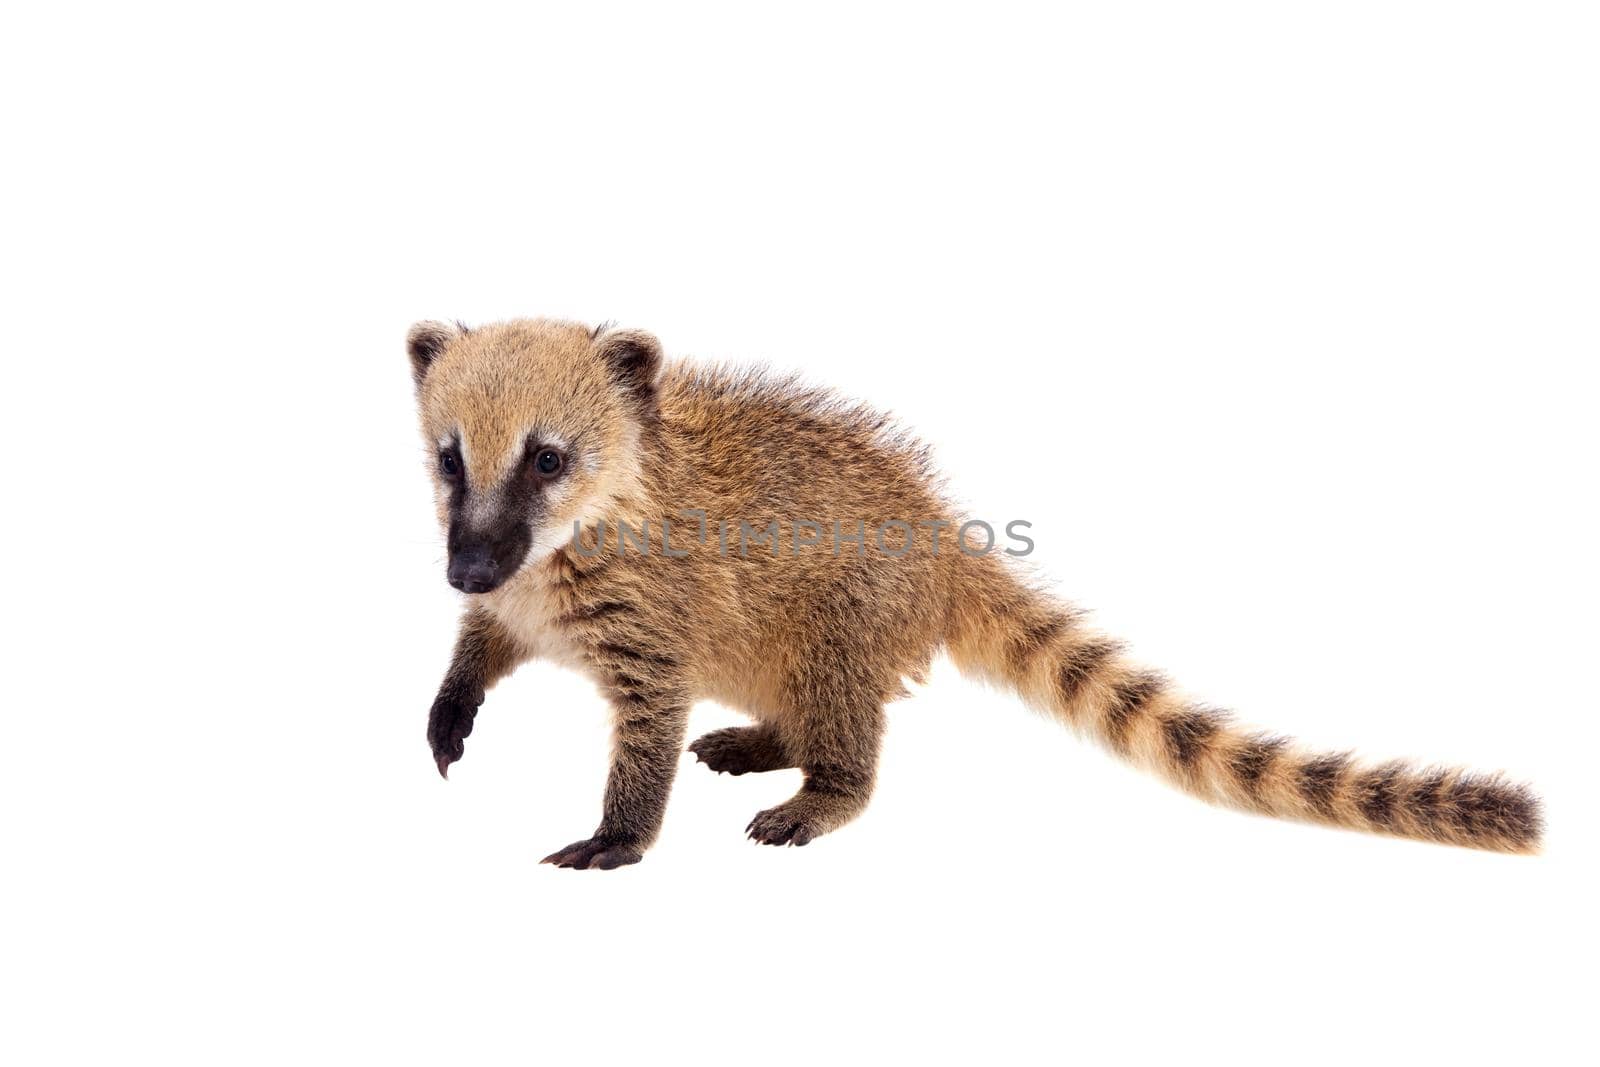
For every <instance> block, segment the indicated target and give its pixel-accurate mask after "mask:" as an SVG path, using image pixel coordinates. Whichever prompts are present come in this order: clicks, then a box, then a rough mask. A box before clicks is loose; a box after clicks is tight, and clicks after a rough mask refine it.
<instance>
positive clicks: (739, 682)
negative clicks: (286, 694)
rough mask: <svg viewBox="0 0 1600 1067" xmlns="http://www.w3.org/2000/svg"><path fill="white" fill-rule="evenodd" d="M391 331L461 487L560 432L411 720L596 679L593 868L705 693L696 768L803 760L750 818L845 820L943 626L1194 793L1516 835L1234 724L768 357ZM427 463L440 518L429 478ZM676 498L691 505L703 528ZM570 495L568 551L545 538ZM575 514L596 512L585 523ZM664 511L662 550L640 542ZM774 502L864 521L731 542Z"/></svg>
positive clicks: (632, 854) (632, 336) (1044, 703)
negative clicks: (540, 674)
mask: <svg viewBox="0 0 1600 1067" xmlns="http://www.w3.org/2000/svg"><path fill="white" fill-rule="evenodd" d="M408 348H409V350H410V353H411V357H412V362H413V368H414V371H415V374H416V377H417V382H418V390H419V402H420V409H421V415H422V426H423V434H424V437H425V439H426V440H427V442H428V444H429V447H430V449H432V448H434V447H436V446H438V445H439V443H440V442H442V441H445V440H447V439H451V438H452V435H454V437H455V438H456V439H459V441H460V442H461V448H462V452H463V455H464V459H465V463H466V468H467V469H466V483H467V487H466V489H465V492H466V493H467V494H468V495H469V496H471V497H472V498H473V499H475V500H477V499H481V500H485V501H494V500H501V501H504V500H506V499H510V497H509V496H507V493H508V492H509V490H507V489H506V483H507V482H508V480H510V479H512V478H514V477H516V475H515V474H514V471H515V470H516V463H517V461H518V456H519V455H520V454H521V453H522V452H523V450H524V449H526V448H528V447H531V445H532V442H534V441H535V440H536V439H541V440H542V439H545V438H550V439H559V440H561V441H565V442H571V443H572V447H571V453H572V462H571V464H570V467H569V469H568V470H567V471H566V473H564V474H563V476H562V478H561V479H560V480H559V481H557V482H552V483H550V484H549V485H547V486H542V487H541V488H540V489H539V491H538V492H539V500H538V504H539V508H540V509H541V510H540V511H539V520H538V526H539V528H538V529H536V530H535V531H534V542H535V549H534V551H533V552H532V553H531V554H530V556H529V558H528V559H527V561H526V562H525V563H523V564H522V565H521V567H520V569H518V570H517V571H516V573H515V574H514V575H512V576H511V577H510V578H509V579H508V580H506V581H505V583H504V584H503V585H501V586H499V587H498V588H495V589H493V590H492V591H490V592H487V593H482V594H479V595H475V596H473V597H472V598H471V600H470V607H469V609H468V612H467V615H466V619H465V621H464V623H463V628H462V636H461V639H460V641H459V642H458V646H457V651H456V657H455V661H454V663H453V665H452V667H451V669H450V672H449V674H448V676H447V678H446V681H445V684H444V686H443V687H442V688H441V692H440V696H439V699H438V700H437V701H436V702H435V707H434V714H433V716H432V717H431V722H430V728H429V736H430V741H431V742H432V744H433V747H434V754H435V758H436V759H437V760H438V761H439V766H440V770H441V773H442V772H443V771H444V770H445V769H446V768H447V767H448V765H449V764H450V763H451V762H452V761H453V760H455V759H458V758H459V757H460V755H461V752H462V747H463V746H462V744H461V742H462V740H463V739H464V738H465V736H466V734H467V733H468V732H469V731H470V729H471V719H472V714H473V713H474V712H475V711H476V708H477V706H478V704H479V703H481V701H482V699H483V691H484V690H485V689H487V688H488V687H489V686H491V685H492V684H493V683H494V682H495V681H496V680H497V679H498V678H500V677H502V676H503V675H504V674H505V673H507V672H509V671H510V670H511V669H513V668H514V667H515V665H516V663H518V662H521V661H522V660H524V659H527V658H531V657H534V656H545V657H549V658H554V659H557V660H560V661H562V662H565V663H568V664H569V665H572V666H574V667H576V668H578V669H580V670H582V671H584V672H586V673H587V674H589V675H590V676H591V677H592V678H594V679H595V681H596V682H597V683H598V685H599V686H600V688H601V690H602V691H603V692H604V693H605V695H606V697H607V699H608V700H609V701H610V703H611V706H612V709H613V722H614V744H613V759H612V767H611V773H610V777H609V779H608V782H607V787H606V795H605V802H604V808H603V812H602V817H601V821H600V825H599V827H598V828H597V829H596V831H595V833H594V834H593V835H592V836H591V837H590V838H588V839H586V840H584V841H579V842H576V843H575V844H573V845H571V846H568V847H567V848H566V849H562V850H561V851H559V852H557V853H555V854H553V855H552V856H550V857H549V858H548V859H549V861H551V862H554V863H557V864H559V865H562V866H574V867H589V866H596V867H614V866H619V865H621V864H624V863H631V862H635V861H637V860H638V859H639V858H640V857H641V856H642V854H643V851H644V849H645V848H647V847H648V846H649V845H650V843H651V842H652V841H653V840H654V838H655V836H656V834H657V832H658V831H659V828H660V825H661V820H662V815H663V812H664V810H665V806H666V801H667V794H668V792H669V790H670V788H671V784H672V779H673V776H674V774H675V773H676V769H677V765H678V758H679V754H680V753H681V751H682V750H683V742H684V739H685V730H686V728H687V722H688V712H689V708H690V706H691V705H692V704H693V702H694V701H696V700H698V699H701V698H709V699H714V700H717V701H720V702H722V703H725V704H728V705H730V706H732V707H736V708H739V709H741V710H743V711H745V712H746V713H748V714H749V715H750V716H751V717H752V718H753V719H755V721H756V725H754V726H751V727H744V728H739V729H733V730H719V731H716V732H714V733H712V734H708V735H706V736H705V737H703V738H701V739H700V740H699V741H697V742H696V743H695V744H694V745H693V746H691V751H693V752H695V753H696V755H697V756H699V757H700V759H701V760H702V761H703V762H705V763H707V764H708V765H709V766H711V768H712V769H713V770H717V771H727V772H729V773H733V774H742V773H746V772H753V771H764V770H772V769H777V768H781V767H790V766H796V767H799V768H801V769H802V770H803V771H804V773H805V783H804V785H803V786H802V788H801V790H800V792H799V793H797V794H796V795H795V796H794V797H792V798H791V799H790V800H788V801H786V802H784V803H782V804H780V805H778V806H777V807H774V808H772V809H769V810H767V811H763V812H761V813H759V814H757V815H756V817H755V818H754V819H753V820H752V821H751V823H750V826H749V828H748V832H749V834H750V836H751V837H753V838H754V839H756V840H758V841H762V842H765V843H768V844H795V845H804V844H806V843H808V842H810V841H811V840H813V839H814V838H815V837H817V836H819V835H820V834H823V833H826V832H828V831H829V830H832V829H835V828H837V827H839V826H841V825H843V824H844V823H846V822H848V821H849V820H850V819H852V818H854V817H855V816H856V815H857V814H859V813H860V811H861V810H862V809H863V807H864V806H865V805H866V803H867V800H868V798H869V796H870V794H871V791H872V787H873V781H874V778H875V772H876V766H877V759H878V746H879V741H880V738H881V736H882V732H883V707H884V705H885V703H887V702H888V701H890V700H893V699H895V698H897V697H899V696H901V695H903V694H904V692H905V690H904V684H903V683H904V679H906V678H920V677H921V676H922V674H923V672H924V671H925V670H926V668H927V666H928V664H929V663H930V661H931V659H932V657H933V656H934V655H935V653H936V652H937V651H939V650H940V649H941V648H944V649H946V650H948V652H949V653H950V654H951V656H952V657H953V658H954V660H955V661H956V663H957V664H958V665H959V666H960V667H961V668H962V669H963V670H966V671H968V672H971V673H973V674H976V675H978V676H981V677H984V678H987V679H990V680H992V681H996V682H1000V683H1003V684H1005V685H1007V686H1010V687H1012V688H1015V689H1016V690H1018V691H1019V692H1020V693H1021V694H1022V695H1023V696H1024V697H1026V698H1027V699H1029V700H1030V701H1031V702H1033V703H1034V704H1036V705H1037V706H1039V707H1041V708H1043V709H1045V710H1047V711H1048V712H1050V713H1051V714H1053V715H1055V716H1056V717H1058V718H1060V719H1061V720H1062V721H1063V722H1065V723H1067V724H1069V725H1071V726H1074V727H1076V728H1078V729H1079V730H1081V731H1082V732H1084V733H1087V734H1089V735H1091V736H1093V737H1096V738H1098V739H1099V740H1101V741H1102V742H1104V743H1105V744H1106V745H1107V746H1108V747H1109V748H1110V749H1112V750H1113V751H1114V752H1116V753H1117V754H1119V755H1121V756H1123V757H1124V758H1126V759H1129V760H1131V761H1133V762H1134V763H1137V764H1139V765H1141V766H1144V767H1146V768H1148V769H1150V770H1152V771H1154V772H1155V773H1157V774H1159V775H1161V776H1162V777H1165V778H1167V779H1168V780H1169V781H1171V782H1172V783H1173V784H1175V785H1177V786H1178V787H1180V788H1182V789H1185V790H1187V791H1189V792H1191V793H1193V794H1195V795H1197V796H1200V797H1202V798H1204V799H1207V800H1211V801H1214V802H1218V803H1223V804H1228V805H1231V806H1235V807H1239V808H1244V809H1246V810H1252V811H1260V812H1265V813H1268V814H1273V815H1279V816H1284V817H1288V818H1297V819H1304V820H1308V821H1314V822H1323V823H1330V824H1335V825H1341V826H1348V827H1353V828H1357V829H1366V830H1373V831H1378V832H1383V833H1391V834H1399V835H1403V836H1410V837H1419V838H1425V839H1429V840H1436V841H1443V842H1448V843H1452V844H1460V845H1469V846H1474V847H1479V848H1490V849H1500V850H1504V851H1511V852H1526V851H1532V850H1534V849H1535V848H1536V847H1537V843H1538V835H1539V814H1538V805H1537V801H1536V800H1535V798H1534V797H1533V796H1532V795H1531V794H1530V793H1528V792H1527V791H1526V790H1525V789H1523V788H1521V787H1519V786H1516V785H1513V784H1510V783H1507V782H1505V781H1503V780H1502V779H1500V778H1498V777H1493V776H1481V775H1471V774H1467V773H1464V772H1461V771H1454V770H1451V771H1426V770H1418V769H1415V768H1411V767H1408V766H1405V765H1402V764H1393V763H1390V764H1381V765H1367V764H1360V763H1357V762H1355V761H1353V760H1351V759H1349V758H1348V757H1346V756H1342V755H1334V756H1329V755H1316V754H1310V753H1306V752H1304V751H1302V750H1300V749H1298V748H1295V747H1292V746H1290V745H1289V744H1288V743H1287V742H1285V741H1282V740H1280V739H1275V738H1271V737H1267V736H1264V735H1260V734H1256V733H1250V732H1246V731H1243V730H1241V729H1239V728H1238V727H1236V726H1234V725H1233V724H1232V723H1231V722H1230V721H1229V720H1228V719H1227V718H1226V716H1224V715H1223V714H1221V713H1219V712H1216V711H1214V710H1211V709H1207V708H1203V707H1200V706H1197V705H1194V704H1192V703H1191V702H1189V701H1187V700H1186V699H1184V698H1183V697H1181V696H1180V695H1178V694H1177V693H1176V692H1175V691H1174V690H1173V689H1172V687H1171V686H1170V685H1169V684H1168V682H1167V681H1166V680H1165V679H1164V678H1163V677H1162V676H1161V675H1159V674H1156V673H1155V672H1152V671H1148V670H1144V669H1142V668H1139V667H1137V666H1136V665H1134V664H1133V663H1131V662H1130V661H1129V660H1128V659H1127V657H1126V656H1125V655H1124V653H1123V651H1122V648H1121V646H1120V645H1119V644H1118V643H1116V642H1114V641H1111V640H1108V639H1107V638H1105V637H1102V636H1100V635H1097V634H1095V633H1094V632H1092V631H1091V630H1089V629H1087V628H1086V627H1085V626H1084V625H1083V623H1082V620H1081V616H1080V615H1079V613H1078V612H1076V611H1075V610H1073V609H1071V608H1069V607H1068V606H1066V605H1063V604H1061V603H1059V602H1057V601H1054V600H1052V599H1051V598H1049V597H1047V596H1045V595H1043V594H1040V593H1037V592H1035V591H1033V590H1032V589H1030V588H1028V587H1027V586H1025V585H1024V584H1022V583H1020V582H1019V581H1018V580H1017V578H1016V577H1015V576H1014V575H1013V574H1012V573H1011V572H1010V570H1009V569H1008V568H1007V567H1006V566H1005V565H1004V563H1003V562H1002V560H1001V558H1000V557H999V556H998V554H992V555H988V556H982V557H975V556H970V555H967V554H964V553H962V552H960V551H957V550H955V547H954V539H955V525H954V523H956V522H958V521H959V518H958V516H956V515H954V514H952V511H951V508H950V505H949V504H948V503H947V502H946V501H945V500H944V498H943V497H942V496H941V494H940V493H939V491H938V489H937V487H936V482H935V480H934V478H933V477H932V475H931V472H930V471H929V469H928V466H927V463H926V460H925V456H924V453H923V451H922V449H921V448H920V447H918V446H917V445H916V444H915V443H914V442H912V441H911V440H909V439H908V438H906V437H904V436H901V435H898V434H897V433H896V432H895V431H894V429H893V428H892V427H891V426H890V424H889V423H888V421H887V420H886V419H885V418H884V417H883V416H881V415H878V414H876V413H873V412H871V411H869V410H868V409H865V408H862V407H859V406H855V405H852V404H848V403H845V402H843V401H840V400H838V399H836V398H834V397H833V396H832V395H830V394H828V393H825V392H821V391H817V390H812V389H808V388H804V387H802V386H799V385H797V384H795V383H794V382H793V381H790V380H785V379H772V378H768V377H764V376H761V375H757V374H749V373H735V372H728V371H723V370H717V369H697V368H695V367H692V366H690V365H687V364H674V365H671V366H667V367H665V368H664V369H663V367H662V362H661V356H660V350H659V347H658V346H657V344H656V342H655V341H654V339H653V338H650V337H649V336H648V335H645V334H640V333H635V332H628V331H605V330H601V331H592V330H590V329H588V328H586V327H581V326H578V325H575V324H570V323H561V322H552V321H545V320H532V321H518V322H510V323H504V324H500V325H495V326H489V327H484V328H480V329H473V330H470V331H468V330H465V329H463V328H461V327H458V326H448V325H445V324H441V323H422V324H419V325H418V326H416V327H413V329H412V333H411V335H410V338H409V340H408ZM438 488H439V506H440V518H441V521H442V522H449V521H450V506H451V505H449V504H448V503H447V502H448V501H449V499H450V489H449V487H447V486H446V485H444V484H443V483H442V482H441V483H440V484H439V487H438ZM483 506H487V505H483ZM685 508H693V509H702V510H703V511H704V512H705V516H706V522H707V524H708V529H707V536H706V537H705V539H704V541H703V542H702V541H700V540H698V539H697V538H696V537H695V536H694V535H695V533H696V531H697V528H698V522H697V520H696V519H695V518H693V517H690V516H685V515H684V514H682V511H681V509H685ZM575 519H576V520H583V522H584V523H585V529H586V531H588V535H587V540H586V541H585V542H583V547H584V548H585V549H586V550H587V552H592V553H593V554H592V555H590V554H586V552H580V551H578V550H577V549H576V548H574V547H573V546H571V545H570V544H569V543H568V541H569V538H570V535H571V531H572V526H573V521H574V520H575ZM597 520H605V521H606V522H607V523H608V524H613V525H612V531H613V532H611V533H610V534H609V535H608V537H607V538H606V540H605V541H604V542H603V543H600V544H596V542H595V539H594V538H593V536H592V531H593V524H594V523H595V522H596V521H597ZM619 520H620V521H625V522H627V523H628V524H629V525H630V526H631V527H632V528H634V529H640V528H644V527H645V526H646V524H648V530H649V535H650V538H649V540H650V549H651V551H650V552H649V553H648V554H643V553H641V552H639V551H637V550H636V549H633V548H631V547H630V549H629V550H627V551H619V549H618V546H617V542H616V537H615V534H614V524H615V523H616V522H618V521H619ZM662 520H670V521H671V522H672V540H671V546H670V547H671V548H672V549H673V550H674V551H675V552H681V553H683V554H682V555H681V556H680V555H668V554H667V553H666V552H665V551H663V549H664V548H665V547H666V546H665V545H664V544H663V540H662ZM773 520H777V522H778V533H779V544H780V545H785V546H787V545H789V544H791V543H792V541H791V539H792V538H793V537H794V535H795V532H796V531H795V529H794V527H793V526H792V525H791V522H792V521H794V520H810V521H815V522H818V523H821V524H822V525H823V526H824V527H828V526H829V525H830V524H831V523H832V522H835V521H837V522H839V523H840V524H841V526H842V528H843V530H844V531H846V532H847V533H853V532H854V531H855V529H856V524H857V523H858V522H861V523H864V524H865V528H866V531H867V535H866V538H865V544H864V545H863V547H862V549H861V550H860V551H859V553H857V552H856V551H855V550H854V549H853V547H852V546H850V545H846V546H845V547H844V551H843V552H841V553H840V554H837V555H836V554H834V553H833V552H832V551H831V550H830V548H829V545H828V544H827V543H825V544H823V545H820V546H815V547H809V548H802V549H800V550H799V552H798V553H797V554H791V553H790V552H788V551H782V552H780V553H779V554H777V555H774V554H773V553H772V551H771V550H770V548H769V547H767V546H766V545H764V544H760V543H757V544H754V545H752V546H750V547H749V548H748V549H747V551H746V553H745V554H744V555H743V556H741V555H740V554H739V552H738V549H737V541H736V540H734V538H735V536H736V532H737V531H738V529H739V523H740V522H741V521H744V522H747V523H748V524H749V526H750V528H752V529H753V530H756V531H761V530H763V529H764V528H766V527H767V526H768V524H769V523H771V522H772V521H773ZM888 520H901V521H906V522H910V523H912V524H913V526H912V532H911V535H910V545H909V548H910V551H904V552H903V550H904V549H905V548H907V547H908V546H907V545H906V538H905V537H904V536H903V534H899V533H895V534H891V535H890V538H889V539H887V540H886V542H885V544H884V545H882V546H880V545H878V544H876V543H875V539H874V536H873V533H872V531H873V530H874V529H875V528H876V527H878V526H879V524H881V523H883V522H885V521H888ZM934 520H942V521H945V522H951V523H952V526H950V527H949V528H947V529H945V530H943V531H942V534H941V535H940V536H941V537H942V539H941V541H940V543H939V551H938V552H934V551H933V537H934V536H935V535H934V534H933V533H932V532H931V531H930V530H929V529H927V528H926V527H922V526H918V525H916V524H917V523H919V522H922V521H934ZM719 524H726V527H725V528H726V529H727V531H728V545H729V547H728V550H727V554H726V555H720V554H719V553H718V550H717V548H718V535H717V531H718V529H719ZM807 533H808V534H809V531H807ZM902 553H903V554H902Z"/></svg>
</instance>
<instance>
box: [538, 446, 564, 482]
mask: <svg viewBox="0 0 1600 1067" xmlns="http://www.w3.org/2000/svg"><path fill="white" fill-rule="evenodd" d="M565 462H566V461H565V460H563V459H562V458H561V453H560V452H557V451H556V450H555V449H553V448H541V449H540V450H539V454H538V455H536V456H534V457H533V469H534V470H536V471H538V472H539V474H540V475H541V476H542V477H545V478H554V477H555V476H556V475H558V474H560V473H561V467H562V465H563V464H564V463H565Z"/></svg>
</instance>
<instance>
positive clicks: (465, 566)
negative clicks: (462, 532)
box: [445, 545, 503, 593]
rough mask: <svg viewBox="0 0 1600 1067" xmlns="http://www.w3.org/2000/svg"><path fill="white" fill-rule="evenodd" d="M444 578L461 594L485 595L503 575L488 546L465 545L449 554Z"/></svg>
mask: <svg viewBox="0 0 1600 1067" xmlns="http://www.w3.org/2000/svg"><path fill="white" fill-rule="evenodd" d="M445 577H446V578H447V579H448V580H449V582H450V584H451V585H452V586H454V587H455V588H457V589H459V590H461V591H462V592H463V593H487V592H489V590H491V589H493V588H494V587H495V586H497V585H499V584H500V581H501V579H502V577H503V575H502V573H501V570H500V564H499V561H497V560H496V559H495V558H494V555H493V554H492V551H491V549H490V547H489V546H488V545H466V546H463V547H462V548H459V549H457V550H456V551H454V552H451V553H450V566H449V569H448V570H447V571H446V572H445Z"/></svg>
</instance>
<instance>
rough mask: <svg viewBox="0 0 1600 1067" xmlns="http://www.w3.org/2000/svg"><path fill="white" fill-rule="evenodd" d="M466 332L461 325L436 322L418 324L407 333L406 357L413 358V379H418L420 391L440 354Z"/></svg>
mask: <svg viewBox="0 0 1600 1067" xmlns="http://www.w3.org/2000/svg"><path fill="white" fill-rule="evenodd" d="M466 332H467V331H466V327H464V326H462V325H461V324H460V323H450V322H437V321H434V320H429V321H427V322H419V323H416V324H415V325H414V326H412V327H411V329H409V330H407V331H406V355H408V356H410V357H411V377H413V378H414V379H416V382H417V387H418V388H419V389H420V388H421V387H422V379H424V378H426V377H427V376H428V368H429V367H430V366H432V365H433V361H434V360H436V359H438V358H439V353H441V352H443V351H444V350H445V349H446V348H448V347H450V342H451V341H454V340H455V339H456V338H457V337H460V336H461V335H462V334H464V333H466Z"/></svg>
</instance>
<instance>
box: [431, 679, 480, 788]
mask: <svg viewBox="0 0 1600 1067" xmlns="http://www.w3.org/2000/svg"><path fill="white" fill-rule="evenodd" d="M477 714H478V709H477V707H476V706H475V705H471V704H467V703H464V702H462V701H459V700H455V699H452V698H450V697H445V696H440V697H439V699H437V700H435V701H434V702H433V710H432V711H430V712H428V744H429V745H431V746H432V747H433V762H434V764H435V765H436V766H437V767H438V768H439V776H440V777H441V778H449V777H450V764H452V763H454V762H455V761H456V760H458V759H460V758H461V756H462V754H463V753H464V752H466V748H467V746H466V739H467V735H468V734H470V733H472V719H473V717H474V716H475V715H477Z"/></svg>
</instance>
